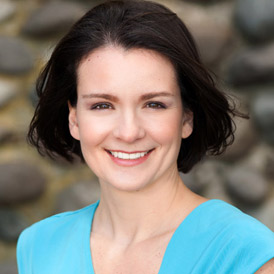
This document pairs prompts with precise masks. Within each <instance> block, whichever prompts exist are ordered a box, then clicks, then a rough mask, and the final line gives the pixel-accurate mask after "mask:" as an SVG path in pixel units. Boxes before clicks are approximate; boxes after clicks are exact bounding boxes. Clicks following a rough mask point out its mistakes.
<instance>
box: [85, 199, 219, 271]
mask: <svg viewBox="0 0 274 274" xmlns="http://www.w3.org/2000/svg"><path fill="white" fill-rule="evenodd" d="M216 201H219V200H217V199H211V200H207V201H205V202H203V203H201V204H199V205H198V206H196V207H195V208H194V209H193V210H192V211H191V212H190V213H189V214H188V215H187V216H186V217H185V218H184V219H183V220H182V222H181V223H180V224H179V226H178V227H177V228H176V230H175V231H174V233H173V234H172V236H171V238H170V240H169V242H168V244H167V247H166V249H165V252H164V256H163V259H162V261H161V265H160V268H159V271H158V273H157V274H165V273H164V271H165V269H164V268H165V261H166V260H167V257H169V256H170V255H169V253H170V252H171V250H172V246H173V245H174V244H176V243H174V241H175V238H176V235H177V234H178V233H180V231H181V230H182V229H183V227H184V226H185V225H186V224H187V223H188V222H189V221H190V220H191V219H192V217H193V216H195V215H196V214H197V213H198V212H199V211H200V210H202V209H203V208H204V207H205V206H207V205H208V204H210V203H212V202H216ZM99 202H100V200H98V201H97V202H96V203H95V204H94V207H93V208H92V212H91V221H90V223H89V227H88V230H89V233H87V235H88V239H86V237H85V239H86V240H85V241H86V248H87V250H88V252H86V254H87V260H88V261H89V263H88V273H89V274H95V271H94V266H93V262H92V256H91V246H90V234H91V228H92V224H93V219H94V215H95V211H96V209H97V207H98V205H99Z"/></svg>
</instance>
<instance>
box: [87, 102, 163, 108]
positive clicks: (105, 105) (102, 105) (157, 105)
mask: <svg viewBox="0 0 274 274" xmlns="http://www.w3.org/2000/svg"><path fill="white" fill-rule="evenodd" d="M152 105H154V106H152ZM145 108H151V109H166V105H165V104H163V103H161V102H148V103H146V104H145ZM104 109H113V106H112V105H111V104H109V103H97V104H95V105H93V106H92V107H91V110H104Z"/></svg>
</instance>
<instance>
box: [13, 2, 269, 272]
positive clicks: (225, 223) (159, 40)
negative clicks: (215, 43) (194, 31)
mask: <svg viewBox="0 0 274 274" xmlns="http://www.w3.org/2000/svg"><path fill="white" fill-rule="evenodd" d="M37 91H38V95H39V97H40V100H39V104H38V106H37V109H36V112H35V115H34V118H33V120H32V123H31V126H30V131H29V139H30V141H31V143H32V144H34V145H35V146H37V148H38V150H39V151H40V152H41V153H42V154H44V153H46V154H48V155H50V156H51V157H54V156H56V155H61V156H63V157H65V158H66V159H67V160H73V158H74V157H75V155H77V156H80V157H81V158H82V159H83V160H84V161H85V162H86V163H87V165H88V166H89V167H90V169H91V170H92V171H93V172H94V173H95V174H96V175H97V176H98V178H99V181H100V186H101V198H100V201H98V202H97V203H95V204H93V205H90V206H88V207H86V208H84V209H81V210H78V211H75V212H68V213H62V214H59V215H56V216H53V217H50V218H47V219H45V220H43V221H41V222H39V223H37V224H35V225H33V226H31V227H30V228H28V229H27V230H25V231H24V232H23V233H22V234H21V236H20V239H19V242H18V252H17V255H18V266H19V273H20V274H24V273H28V274H29V273H39V274H41V273H47V274H48V273H66V274H68V273H83V274H85V273H96V274H101V273H103V274H110V273H142V274H144V273H145V274H156V273H159V274H173V273H174V274H177V273H178V274H179V273H180V274H182V273H203V274H204V273H241V274H242V273H254V272H256V271H260V273H271V269H272V271H273V269H274V267H273V265H274V264H273V260H271V259H272V258H273V257H274V236H273V233H272V232H271V231H270V230H269V229H268V228H266V227H265V226H264V225H263V224H261V223H259V222H258V221H256V220H255V219H253V218H251V217H249V216H247V215H245V214H243V213H242V212H240V211H239V210H238V209H236V208H234V207H232V206H230V205H228V204H226V203H224V202H222V201H219V200H207V199H205V198H203V197H201V196H198V195H196V194H194V193H193V192H191V191H190V190H189V189H188V188H187V187H186V186H185V185H184V184H183V182H182V180H181V178H180V176H179V171H182V172H185V173H186V172H188V171H189V170H190V169H191V168H192V167H193V165H195V164H196V163H197V162H199V160H200V159H201V158H202V157H203V156H204V155H205V154H206V153H211V154H220V153H221V152H223V151H224V149H225V147H226V146H227V145H229V144H230V143H232V141H233V121H232V118H231V117H233V116H235V115H238V116H241V114H240V113H238V112H237V111H236V110H235V109H234V107H233V106H231V105H230V104H229V102H228V98H227V97H226V96H225V95H224V94H223V93H221V92H220V91H219V90H218V89H217V88H216V87H215V85H214V83H213V81H212V78H211V77H210V75H209V74H208V72H207V71H206V70H205V69H204V67H203V65H202V64H201V62H200V59H199V56H198V54H197V51H196V48H195V45H194V42H193V39H192V37H191V35H190V34H189V32H188V30H187V29H186V27H185V25H184V24H183V23H182V22H181V20H180V19H179V18H178V17H177V16H176V14H174V13H172V12H171V11H169V10H168V9H166V8H165V7H163V6H162V5H160V4H156V3H153V2H144V1H111V2H107V3H105V4H102V5H99V6H97V7H95V8H93V9H92V10H90V11H89V12H88V13H87V14H86V15H85V16H84V17H83V18H82V19H80V20H79V21H78V22H77V23H76V24H75V25H74V26H73V27H72V29H71V30H70V32H69V33H68V34H67V35H66V36H65V37H64V38H63V39H62V40H61V41H60V43H59V44H58V45H57V47H56V49H55V50H54V52H53V54H52V56H51V58H50V60H49V62H48V64H47V66H46V67H45V69H44V71H43V72H42V74H41V76H40V78H39V79H38V85H37ZM273 273H274V272H273Z"/></svg>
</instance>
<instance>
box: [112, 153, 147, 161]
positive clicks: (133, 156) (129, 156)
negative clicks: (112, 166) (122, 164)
mask: <svg viewBox="0 0 274 274" xmlns="http://www.w3.org/2000/svg"><path fill="white" fill-rule="evenodd" d="M110 153H111V154H112V155H113V156H114V157H115V158H119V159H124V160H129V159H130V160H135V159H138V158H141V157H144V156H145V155H146V154H147V153H148V151H147V152H138V153H123V152H117V151H113V152H112V151H110Z"/></svg>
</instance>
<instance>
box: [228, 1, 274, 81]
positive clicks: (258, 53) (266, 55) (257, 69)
mask: <svg viewBox="0 0 274 274" xmlns="http://www.w3.org/2000/svg"><path fill="white" fill-rule="evenodd" d="M273 3H274V1H273ZM273 17H274V16H273ZM273 32H274V30H273ZM273 56H274V44H271V45H269V46H266V47H260V48H254V49H247V50H245V51H242V52H240V53H238V54H236V55H235V56H234V57H232V59H231V61H230V63H229V65H228V72H227V78H228V82H229V83H230V84H233V85H235V86H242V85H251V84H258V83H263V84H265V83H267V82H269V83H270V82H274V57H273Z"/></svg>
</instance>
